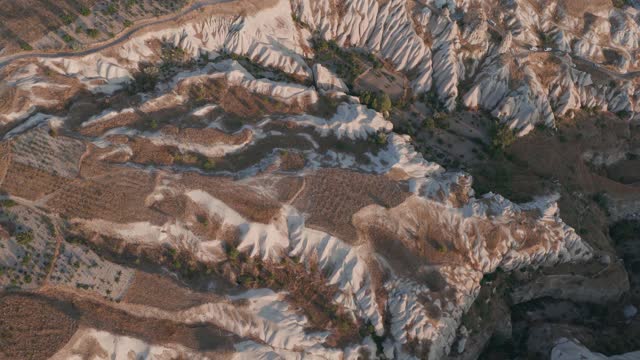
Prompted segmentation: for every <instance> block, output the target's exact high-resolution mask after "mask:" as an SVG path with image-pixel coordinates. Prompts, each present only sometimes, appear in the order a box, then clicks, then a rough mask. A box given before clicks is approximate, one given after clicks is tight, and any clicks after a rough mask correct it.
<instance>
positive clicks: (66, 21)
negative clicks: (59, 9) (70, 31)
mask: <svg viewBox="0 0 640 360" xmlns="http://www.w3.org/2000/svg"><path fill="white" fill-rule="evenodd" d="M60 19H62V22H63V23H64V24H65V25H70V24H71V23H72V22H73V20H75V19H76V17H75V16H73V15H71V14H66V13H64V14H62V15H60Z"/></svg>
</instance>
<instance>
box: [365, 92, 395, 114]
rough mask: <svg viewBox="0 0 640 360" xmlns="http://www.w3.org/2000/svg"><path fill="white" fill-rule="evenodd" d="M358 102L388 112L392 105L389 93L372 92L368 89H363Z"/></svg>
mask: <svg viewBox="0 0 640 360" xmlns="http://www.w3.org/2000/svg"><path fill="white" fill-rule="evenodd" d="M360 102H361V103H362V104H364V105H367V106H368V107H370V108H372V109H374V110H376V111H378V112H388V111H390V110H391V108H392V106H393V104H392V103H391V99H390V98H389V95H387V94H385V93H378V94H373V93H371V92H370V91H364V92H363V93H362V94H361V95H360Z"/></svg>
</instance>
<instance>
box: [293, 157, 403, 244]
mask: <svg viewBox="0 0 640 360" xmlns="http://www.w3.org/2000/svg"><path fill="white" fill-rule="evenodd" d="M305 181H306V185H305V188H304V191H303V192H302V193H301V194H300V196H299V197H298V199H297V200H296V201H295V203H294V205H295V206H296V207H297V208H298V209H300V210H301V211H303V212H306V213H308V214H309V215H310V216H309V218H308V219H307V225H308V226H311V227H317V228H320V229H322V230H324V231H327V232H328V233H330V234H332V235H334V236H336V237H338V238H340V239H341V240H344V241H347V242H352V243H353V242H355V241H356V240H357V236H356V229H355V227H354V226H353V225H352V223H351V217H352V216H353V214H355V213H356V212H357V211H358V210H360V209H362V208H363V207H365V206H367V205H371V204H378V205H381V206H384V207H387V208H389V207H394V206H397V205H399V204H401V203H402V202H403V201H404V200H405V199H406V198H407V196H408V195H409V194H408V193H407V192H405V191H404V190H403V189H402V188H401V186H400V185H398V184H397V183H396V182H394V181H392V180H390V179H389V178H387V177H385V176H380V175H370V174H364V173H358V172H354V171H349V170H341V169H322V170H319V171H317V172H316V173H314V174H313V175H310V176H307V177H305Z"/></svg>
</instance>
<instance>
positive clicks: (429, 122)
mask: <svg viewBox="0 0 640 360" xmlns="http://www.w3.org/2000/svg"><path fill="white" fill-rule="evenodd" d="M422 126H424V128H425V129H427V130H432V129H434V128H435V127H436V121H435V120H433V118H426V119H424V121H423V122H422Z"/></svg>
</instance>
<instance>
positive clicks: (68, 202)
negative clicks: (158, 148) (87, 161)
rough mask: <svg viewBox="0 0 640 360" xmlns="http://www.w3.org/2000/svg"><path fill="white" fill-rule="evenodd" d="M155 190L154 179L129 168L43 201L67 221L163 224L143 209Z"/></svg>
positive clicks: (73, 185) (160, 218) (75, 184)
mask: <svg viewBox="0 0 640 360" xmlns="http://www.w3.org/2000/svg"><path fill="white" fill-rule="evenodd" d="M154 186H155V175H152V174H151V173H148V172H146V171H141V170H137V169H129V168H114V169H113V172H112V173H108V174H105V175H104V176H101V177H99V178H95V179H90V180H76V181H74V182H72V183H70V184H69V185H66V186H63V187H62V188H61V189H60V190H59V191H58V192H56V193H55V194H54V195H53V196H52V197H51V199H49V200H48V201H47V206H48V207H50V208H51V209H52V210H53V211H55V212H57V213H60V214H62V215H64V216H68V217H78V218H82V219H94V218H98V219H103V220H106V221H113V222H118V223H129V222H135V221H151V222H153V223H156V224H159V223H164V220H165V218H164V216H162V215H161V214H159V213H158V212H155V211H153V210H151V209H149V208H147V207H146V206H145V200H146V197H147V195H148V194H149V193H150V192H151V191H152V190H153V188H154Z"/></svg>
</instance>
